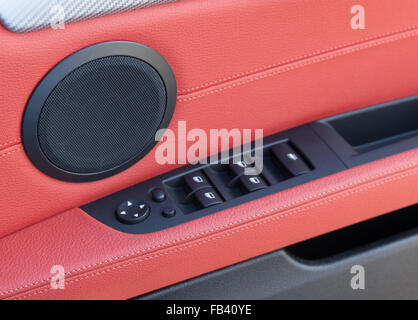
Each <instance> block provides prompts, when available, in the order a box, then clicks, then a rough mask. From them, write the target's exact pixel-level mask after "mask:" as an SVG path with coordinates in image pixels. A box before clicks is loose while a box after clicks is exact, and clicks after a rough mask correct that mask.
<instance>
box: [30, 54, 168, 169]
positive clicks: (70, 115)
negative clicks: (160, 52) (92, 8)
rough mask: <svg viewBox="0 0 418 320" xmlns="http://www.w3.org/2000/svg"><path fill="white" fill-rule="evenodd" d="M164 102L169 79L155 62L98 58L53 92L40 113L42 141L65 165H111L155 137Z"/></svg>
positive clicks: (50, 155)
mask: <svg viewBox="0 0 418 320" xmlns="http://www.w3.org/2000/svg"><path fill="white" fill-rule="evenodd" d="M165 107H166V91H165V86H164V83H163V81H162V79H161V78H160V76H159V74H158V72H157V71H155V69H154V68H152V67H151V66H150V65H148V64H147V63H145V62H143V61H141V60H139V59H135V58H131V57H124V56H112V57H107V58H101V59H97V60H94V61H92V62H89V63H86V64H84V65H83V66H81V67H79V68H78V69H76V70H75V71H73V72H72V73H70V74H69V75H68V76H67V77H65V78H64V79H63V80H62V81H61V82H60V83H59V84H58V85H57V86H56V87H55V89H54V90H53V91H52V93H51V94H50V96H49V97H48V99H47V100H46V102H45V104H44V107H43V108H42V112H41V115H40V119H39V133H38V134H39V142H40V145H41V148H42V150H43V152H44V153H45V155H46V156H47V157H48V159H49V160H50V161H51V162H52V163H54V164H55V165H56V166H58V167H60V168H62V169H64V170H67V171H70V172H77V173H93V172H101V171H106V170H110V169H113V168H115V167H118V166H119V165H121V164H123V163H125V162H127V161H129V160H131V159H133V158H134V157H136V156H138V155H139V154H140V153H141V152H142V151H143V150H144V149H145V148H146V147H147V146H148V145H149V143H150V142H152V141H153V139H154V134H155V132H156V130H158V128H159V126H160V123H161V121H162V118H163V117H164V113H165Z"/></svg>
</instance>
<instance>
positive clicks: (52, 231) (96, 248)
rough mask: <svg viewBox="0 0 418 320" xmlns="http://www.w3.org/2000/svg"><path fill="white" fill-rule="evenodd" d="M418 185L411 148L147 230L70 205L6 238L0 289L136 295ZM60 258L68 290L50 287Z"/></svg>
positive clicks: (40, 294)
mask: <svg viewBox="0 0 418 320" xmlns="http://www.w3.org/2000/svg"><path fill="white" fill-rule="evenodd" d="M417 188H418V150H413V151H409V152H406V153H403V154H400V155H396V156H393V157H390V158H387V159H384V160H380V161H378V162H375V163H371V164H367V165H363V166H361V167H357V168H353V169H350V170H347V171H344V172H341V173H339V174H335V175H332V176H329V177H326V178H323V179H320V180H317V181H314V182H311V183H308V184H305V185H301V186H298V187H296V188H293V189H290V190H286V191H284V192H280V193H278V194H275V195H272V196H269V197H266V198H262V199H259V200H256V201H253V202H250V203H248V204H245V205H241V206H238V207H235V208H232V209H229V210H226V211H223V212H219V213H216V214H213V215H210V216H207V217H205V218H202V219H197V220H195V221H192V222H189V223H187V224H184V225H181V226H179V227H175V228H172V229H167V230H165V231H161V232H157V233H151V234H147V235H128V234H123V233H120V232H118V231H115V230H113V229H110V228H108V227H107V226H105V225H103V224H101V223H99V222H98V221H96V220H94V219H93V218H91V217H90V216H88V215H87V214H85V213H84V212H82V211H81V210H80V209H73V210H70V211H67V212H64V213H63V214H60V215H57V216H55V217H53V218H50V219H48V220H46V221H44V222H42V223H39V224H38V225H34V226H32V227H29V228H27V229H25V230H22V231H20V232H18V233H15V234H12V235H10V236H7V237H5V238H3V239H1V240H0V252H1V253H2V259H1V260H0V270H2V272H1V273H0V296H1V297H3V298H15V299H93V298H94V299H123V298H130V297H133V296H135V295H138V294H141V293H145V292H148V291H151V290H154V289H158V288H160V287H163V286H166V285H169V284H172V283H175V282H178V281H181V280H185V279H188V278H191V277H194V276H197V275H199V274H202V273H205V272H209V271H211V270H214V269H217V268H221V267H225V266H227V265H230V264H233V263H236V262H239V261H243V260H245V259H248V258H251V257H254V256H256V255H260V254H263V253H266V252H268V251H271V250H275V249H278V248H282V247H284V246H287V245H289V244H292V243H295V242H298V241H301V240H304V239H307V238H311V237H314V236H317V235H320V234H323V233H326V232H328V231H332V230H335V229H338V228H342V227H344V226H347V225H349V224H352V223H356V222H359V221H361V220H364V219H368V218H372V217H374V216H376V215H379V214H381V213H382V212H388V211H392V210H395V209H398V208H400V207H403V206H407V205H411V204H414V203H416V202H418V193H417V192H416V190H417ZM394 191H396V192H394ZM35 239H36V240H35ZM57 264H58V265H62V266H63V267H64V268H65V271H66V273H67V274H66V281H65V289H64V290H52V289H50V283H49V277H50V274H49V272H50V269H51V267H52V266H53V265H57Z"/></svg>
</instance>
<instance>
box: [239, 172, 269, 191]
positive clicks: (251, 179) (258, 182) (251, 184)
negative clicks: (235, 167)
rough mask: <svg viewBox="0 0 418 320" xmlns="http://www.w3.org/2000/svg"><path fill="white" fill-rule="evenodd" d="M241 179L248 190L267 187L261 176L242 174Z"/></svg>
mask: <svg viewBox="0 0 418 320" xmlns="http://www.w3.org/2000/svg"><path fill="white" fill-rule="evenodd" d="M239 181H240V183H241V185H242V186H243V187H244V188H245V190H246V191H247V192H254V191H257V190H261V189H264V188H267V183H266V182H265V181H264V179H263V178H262V177H260V176H242V177H241V178H240V179H239Z"/></svg>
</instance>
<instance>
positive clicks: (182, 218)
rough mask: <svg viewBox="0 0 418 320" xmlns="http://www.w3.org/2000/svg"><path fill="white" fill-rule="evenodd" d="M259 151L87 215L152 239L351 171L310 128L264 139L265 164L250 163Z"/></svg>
mask: <svg viewBox="0 0 418 320" xmlns="http://www.w3.org/2000/svg"><path fill="white" fill-rule="evenodd" d="M254 151H255V150H254V149H252V150H251V152H252V153H251V154H248V153H247V154H241V155H239V156H238V157H237V155H236V154H234V155H232V154H230V155H229V157H228V158H223V159H219V161H218V162H216V163H208V164H198V165H188V166H185V167H182V168H179V169H176V170H173V171H171V172H168V173H166V174H163V175H161V176H158V177H155V178H153V179H150V180H147V181H144V182H142V183H140V184H138V185H135V186H133V187H131V188H128V189H126V190H122V191H120V192H117V193H115V194H112V195H110V196H108V197H106V198H103V199H100V200H97V201H95V202H92V203H89V204H87V205H85V206H83V207H82V209H83V210H84V211H85V212H87V213H88V214H90V215H91V216H93V217H94V218H96V219H98V220H99V221H101V222H103V223H104V224H106V225H108V226H111V227H113V228H115V229H117V230H120V231H122V232H126V233H133V234H141V233H149V232H155V231H159V230H163V229H166V228H170V227H173V226H176V225H179V224H182V223H185V222H188V221H191V220H194V219H198V218H201V217H203V216H206V215H208V214H212V213H215V212H218V211H222V210H225V209H228V208H230V207H234V206H237V205H240V204H243V203H245V202H248V201H252V200H255V199H257V198H261V197H265V196H268V195H271V194H274V193H276V192H279V191H281V190H285V189H288V188H291V187H294V186H296V185H299V184H302V183H306V182H308V181H311V180H315V179H318V178H320V177H323V176H326V175H329V174H332V173H335V172H338V171H341V170H344V169H346V167H345V166H344V164H343V163H342V162H341V161H340V160H339V159H338V158H337V157H336V155H335V153H334V152H333V151H332V150H330V149H329V147H328V146H327V145H326V144H325V143H324V142H323V141H322V140H321V139H320V138H319V137H318V136H317V135H316V134H315V133H314V131H313V130H312V129H311V128H310V127H309V126H307V125H306V126H301V127H298V128H295V129H291V130H288V131H286V132H282V133H278V134H275V135H272V136H270V137H267V138H264V141H263V148H262V149H259V150H258V152H257V154H258V155H259V156H260V155H261V154H262V158H259V159H258V160H260V159H261V160H260V161H249V159H251V157H252V156H254ZM253 160H254V158H253ZM208 162H209V161H208ZM252 162H253V163H252Z"/></svg>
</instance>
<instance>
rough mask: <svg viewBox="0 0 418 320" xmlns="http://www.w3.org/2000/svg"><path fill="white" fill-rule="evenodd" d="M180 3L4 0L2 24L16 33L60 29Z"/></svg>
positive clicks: (0, 11)
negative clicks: (157, 6) (76, 23)
mask: <svg viewBox="0 0 418 320" xmlns="http://www.w3.org/2000/svg"><path fill="white" fill-rule="evenodd" d="M175 1H179V0H55V1H52V0H0V22H1V23H2V24H3V25H4V26H5V27H6V28H7V29H9V30H11V31H13V32H29V31H34V30H39V29H44V28H48V27H58V26H59V23H60V22H64V23H65V24H67V23H72V22H76V21H81V20H85V19H91V18H95V17H100V16H103V15H108V14H112V13H118V12H124V11H129V10H134V9H140V8H146V7H150V6H154V5H159V4H164V3H169V2H175Z"/></svg>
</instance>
